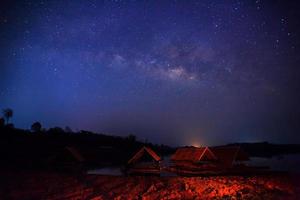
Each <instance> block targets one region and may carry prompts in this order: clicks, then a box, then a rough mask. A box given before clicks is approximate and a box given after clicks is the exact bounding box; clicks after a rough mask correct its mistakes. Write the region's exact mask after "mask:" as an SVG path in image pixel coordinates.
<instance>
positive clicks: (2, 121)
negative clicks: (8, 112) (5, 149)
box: [0, 117, 5, 127]
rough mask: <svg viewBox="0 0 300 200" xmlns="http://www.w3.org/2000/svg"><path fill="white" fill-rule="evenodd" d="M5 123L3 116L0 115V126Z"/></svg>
mask: <svg viewBox="0 0 300 200" xmlns="http://www.w3.org/2000/svg"><path fill="white" fill-rule="evenodd" d="M4 125H5V120H4V118H2V117H0V127H3V126H4Z"/></svg>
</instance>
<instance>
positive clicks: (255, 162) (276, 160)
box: [247, 154, 300, 172]
mask: <svg viewBox="0 0 300 200" xmlns="http://www.w3.org/2000/svg"><path fill="white" fill-rule="evenodd" d="M247 163H248V164H249V165H252V166H269V167H270V169H271V170H284V171H291V172H300V167H299V166H300V154H289V155H280V156H273V157H271V158H261V157H251V158H250V161H248V162H247Z"/></svg>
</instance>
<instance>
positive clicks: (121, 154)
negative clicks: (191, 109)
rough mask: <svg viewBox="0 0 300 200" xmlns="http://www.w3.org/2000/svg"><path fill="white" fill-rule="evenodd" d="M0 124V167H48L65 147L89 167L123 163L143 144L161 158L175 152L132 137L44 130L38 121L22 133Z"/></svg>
mask: <svg viewBox="0 0 300 200" xmlns="http://www.w3.org/2000/svg"><path fill="white" fill-rule="evenodd" d="M0 122H1V123H0V133H1V134H0V156H1V160H2V161H1V166H0V167H9V168H41V167H47V165H48V164H49V162H48V161H49V159H51V158H52V157H54V156H55V155H58V154H59V153H60V152H62V151H63V149H65V148H66V147H72V148H75V149H77V150H78V152H80V153H81V154H82V155H83V156H84V158H85V159H86V164H87V165H88V166H89V167H101V166H105V165H109V166H111V165H122V164H125V163H126V162H127V160H128V159H129V158H130V157H131V156H132V155H133V154H134V153H135V152H136V151H138V150H139V148H141V147H142V146H144V145H146V146H148V147H151V148H153V149H154V150H155V151H156V152H157V153H158V154H160V155H166V154H170V153H172V152H174V149H173V148H171V147H169V146H166V145H156V144H152V143H148V142H142V141H138V140H137V139H136V136H135V135H132V134H130V135H128V136H127V137H120V136H111V135H105V134H100V133H93V132H90V131H84V130H82V131H78V132H74V131H72V130H71V129H70V128H68V127H66V128H65V129H63V128H60V127H53V128H49V129H44V128H42V125H41V124H40V123H39V122H35V123H33V124H32V126H31V130H24V129H18V128H15V127H14V126H13V124H11V123H9V121H8V120H6V123H4V120H1V119H0Z"/></svg>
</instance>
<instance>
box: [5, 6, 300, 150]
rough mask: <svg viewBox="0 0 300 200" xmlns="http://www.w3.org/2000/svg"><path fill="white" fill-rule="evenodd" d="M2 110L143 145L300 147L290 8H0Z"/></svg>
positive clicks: (293, 9) (299, 43) (294, 17)
mask: <svg viewBox="0 0 300 200" xmlns="http://www.w3.org/2000/svg"><path fill="white" fill-rule="evenodd" d="M1 2H2V3H0V28H1V31H0V108H1V109H2V108H6V107H10V108H13V109H14V112H15V115H14V117H13V122H14V123H15V125H16V126H17V127H21V128H29V127H30V125H31V124H32V122H34V121H40V122H41V123H42V124H43V126H44V127H46V128H49V127H53V126H61V127H65V126H70V127H71V128H72V129H73V130H81V129H84V130H91V131H97V132H104V133H109V134H112V135H128V134H135V135H137V137H138V139H140V140H144V139H147V140H148V141H150V142H155V143H165V144H171V145H177V144H180V145H182V144H186V145H190V144H194V145H195V144H198V145H199V144H202V145H209V144H221V143H228V142H242V141H245V142H254V141H265V140H267V141H270V142H278V143H281V142H283V143H286V142H293V143H295V142H300V135H299V134H298V133H299V131H300V125H299V124H300V123H299V120H300V105H299V102H300V95H299V91H300V88H299V86H300V80H299V75H300V69H299V61H300V54H299V52H300V51H299V48H300V40H299V27H300V23H299V19H300V16H299V15H300V14H299V9H300V6H299V5H298V3H297V1H288V2H287V1H283V0H281V1H275V0H274V1H263V0H257V1H212V0H204V1H188V2H187V1H121V0H119V1H88V0H82V1H79V0H72V1H71V0H66V1H25V0H24V1H23V2H21V1H16V2H14V1H1Z"/></svg>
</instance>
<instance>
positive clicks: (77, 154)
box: [65, 147, 84, 162]
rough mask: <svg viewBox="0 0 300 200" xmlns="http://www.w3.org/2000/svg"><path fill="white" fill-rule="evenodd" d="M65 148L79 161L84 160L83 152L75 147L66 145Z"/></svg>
mask: <svg viewBox="0 0 300 200" xmlns="http://www.w3.org/2000/svg"><path fill="white" fill-rule="evenodd" d="M65 150H66V151H67V152H69V153H70V154H71V155H72V156H73V157H74V158H75V159H76V160H77V161H79V162H83V161H84V158H83V156H82V155H81V153H80V152H79V151H78V150H77V149H75V148H74V147H65Z"/></svg>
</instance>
